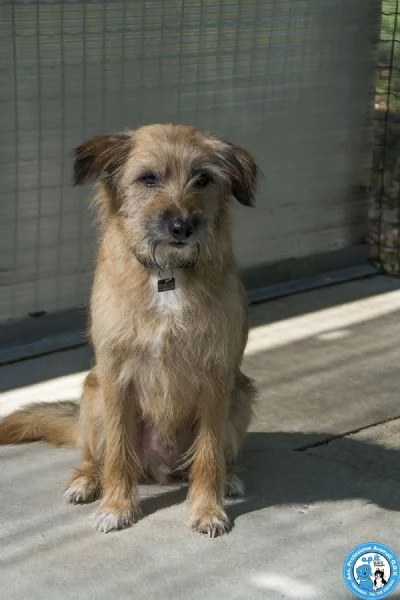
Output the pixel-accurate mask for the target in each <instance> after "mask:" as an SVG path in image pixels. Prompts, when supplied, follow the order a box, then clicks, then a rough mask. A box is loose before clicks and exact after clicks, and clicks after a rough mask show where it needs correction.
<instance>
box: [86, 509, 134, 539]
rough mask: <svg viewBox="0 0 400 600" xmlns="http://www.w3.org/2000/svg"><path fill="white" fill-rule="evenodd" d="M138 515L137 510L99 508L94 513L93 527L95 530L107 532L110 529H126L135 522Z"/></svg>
mask: <svg viewBox="0 0 400 600" xmlns="http://www.w3.org/2000/svg"><path fill="white" fill-rule="evenodd" d="M138 518H139V515H138V514H137V511H133V510H130V511H122V512H117V511H116V510H112V509H108V510H107V508H106V507H104V508H100V509H99V511H98V512H97V513H96V515H95V527H96V529H97V531H100V532H102V533H109V532H110V531H118V529H126V528H127V527H130V526H131V525H133V523H136V521H137V520H138Z"/></svg>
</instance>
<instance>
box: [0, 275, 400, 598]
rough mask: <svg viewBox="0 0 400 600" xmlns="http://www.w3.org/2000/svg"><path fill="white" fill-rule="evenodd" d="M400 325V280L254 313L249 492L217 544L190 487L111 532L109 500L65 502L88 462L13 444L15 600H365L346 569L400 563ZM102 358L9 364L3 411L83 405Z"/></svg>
mask: <svg viewBox="0 0 400 600" xmlns="http://www.w3.org/2000/svg"><path fill="white" fill-rule="evenodd" d="M399 317H400V282H398V281H396V280H394V279H389V278H386V277H374V278H371V279H365V280H361V281H357V282H352V283H347V284H342V285H338V286H333V287H330V288H325V289H322V290H314V291H312V292H308V293H302V294H297V295H294V296H291V297H287V298H282V299H279V300H273V301H271V302H267V303H264V304H260V305H257V306H254V307H253V308H252V311H251V320H252V325H253V328H252V331H251V335H250V339H249V344H248V350H247V355H246V359H245V367H246V372H248V373H249V374H251V375H252V376H253V377H254V378H255V379H256V381H257V384H258V387H259V390H260V398H259V402H258V406H257V411H256V415H255V418H254V421H253V424H252V430H251V432H250V433H249V435H248V438H247V441H246V444H245V448H244V450H243V455H242V460H241V462H242V464H243V466H244V467H245V475H244V477H245V481H246V488H247V493H246V497H245V498H244V499H243V500H240V501H234V502H230V503H229V506H228V512H229V513H230V515H231V517H232V518H233V520H234V527H233V530H232V532H231V533H230V534H229V535H228V536H224V537H222V538H219V539H216V540H209V539H206V538H203V537H201V536H199V535H198V534H194V533H192V532H191V531H190V530H189V529H188V527H187V525H186V523H185V519H186V507H185V503H184V499H185V492H186V490H185V488H184V487H182V488H181V487H179V486H165V487H160V486H143V487H142V490H141V491H142V497H143V507H144V513H145V517H144V518H143V520H142V521H140V522H139V523H138V524H137V525H135V526H134V527H133V528H131V529H129V530H126V531H122V532H118V533H115V534H108V535H101V534H97V533H95V532H94V530H93V523H92V521H91V515H92V514H93V512H94V510H95V508H96V503H95V505H94V506H84V507H74V506H69V505H66V504H64V502H63V500H62V492H63V487H64V484H65V482H66V479H67V477H68V471H69V469H70V468H71V467H73V466H75V465H76V464H77V462H78V461H79V456H78V453H77V452H76V451H73V450H65V449H61V450H60V449H54V448H51V447H49V446H46V445H44V444H40V443H38V444H32V445H28V446H19V447H8V448H4V447H3V448H0V461H1V478H0V538H1V539H0V576H1V582H2V584H1V589H2V592H1V596H2V597H4V598H7V600H14V599H18V600H22V599H26V598H30V599H33V600H36V599H37V600H53V599H54V600H55V599H56V598H57V599H58V598H65V599H69V598H71V599H72V598H74V599H76V598H84V599H86V598H90V599H92V598H93V599H103V598H104V599H106V598H107V599H109V598H113V599H125V598H126V599H128V598H129V599H132V598H133V599H135V600H136V598H138V599H139V598H145V599H146V600H153V599H156V598H157V599H158V598H160V597H161V598H171V599H172V598H174V599H175V598H177V599H180V598H182V599H185V600H187V599H200V598H212V599H214V598H215V599H216V600H217V599H218V600H219V599H222V600H223V599H224V598H229V599H242V598H243V599H244V598H246V599H247V598H252V599H253V598H254V599H257V598H271V599H279V598H287V599H301V600H308V599H313V598H315V599H321V598H323V599H324V600H330V599H332V600H333V599H337V598H344V599H346V598H348V599H349V600H350V598H352V595H351V594H350V592H348V591H347V590H346V588H345V586H344V584H343V581H342V575H341V570H342V566H343V561H344V558H345V556H346V554H347V553H348V552H349V551H350V550H351V549H352V548H353V547H354V546H356V545H357V544H359V543H361V542H366V541H377V542H383V543H384V544H387V545H388V546H390V547H391V548H392V549H393V550H394V551H395V552H397V553H398V554H400V543H399V540H398V534H397V532H398V531H399V529H400V514H399V512H398V507H399V506H400V401H399V389H400V369H399V364H400V344H399V340H400V318H399ZM89 361H90V353H89V351H88V349H87V348H81V349H78V350H73V351H69V352H60V353H56V354H53V355H49V356H47V357H42V358H40V359H35V360H31V361H26V362H24V363H16V364H13V365H10V366H8V367H4V368H3V369H2V378H1V381H2V389H3V390H4V392H3V394H2V396H1V400H0V414H5V413H6V412H7V411H9V410H12V409H13V408H15V407H16V406H17V405H20V404H23V403H24V402H28V401H31V400H32V399H33V400H38V399H41V400H42V399H45V400H52V399H56V398H66V397H78V396H79V387H80V382H81V380H82V378H83V373H84V371H85V370H86V369H87V368H88V366H89ZM390 597H391V598H394V599H395V598H397V599H399V598H400V589H399V590H398V591H397V592H396V593H395V594H393V595H391V596H390Z"/></svg>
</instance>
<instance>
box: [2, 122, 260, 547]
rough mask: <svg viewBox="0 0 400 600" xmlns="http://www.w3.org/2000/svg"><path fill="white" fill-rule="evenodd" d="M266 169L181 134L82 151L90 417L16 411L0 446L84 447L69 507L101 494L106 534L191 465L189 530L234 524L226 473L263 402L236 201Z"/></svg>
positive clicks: (231, 485)
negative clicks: (92, 244) (248, 356)
mask: <svg viewBox="0 0 400 600" xmlns="http://www.w3.org/2000/svg"><path fill="white" fill-rule="evenodd" d="M256 174H257V169H256V166H255V164H254V161H253V159H252V157H251V156H250V154H248V153H247V152H246V151H245V150H243V149H241V148H238V147H237V146H234V145H233V144H230V143H227V142H225V141H223V140H220V139H218V138H216V137H213V136H211V135H208V134H205V133H202V132H200V131H198V130H196V129H194V128H191V127H186V126H181V125H152V126H148V127H143V128H141V129H138V130H136V131H127V132H125V133H120V134H117V135H110V136H99V137H95V138H93V139H91V140H89V141H87V142H85V143H84V144H82V145H81V146H79V147H78V148H77V150H76V155H75V181H76V183H77V184H81V183H85V182H87V181H90V180H96V181H97V182H98V183H97V188H96V195H95V202H96V205H97V207H98V209H99V214H100V228H101V242H100V248H99V251H98V259H97V266H96V271H95V277H94V284H93V290H92V296H91V307H90V317H91V318H90V337H91V341H92V344H93V349H94V353H95V366H94V367H93V368H92V370H91V371H90V373H89V374H88V376H87V378H86V381H85V384H84V390H83V396H82V402H81V406H80V409H79V407H78V405H75V404H74V403H72V402H60V403H56V404H52V405H46V404H38V405H32V406H30V407H28V408H26V409H23V410H20V411H17V412H15V413H13V414H12V415H10V416H8V417H6V418H5V419H4V420H3V422H2V423H1V424H0V443H3V444H5V443H18V442H23V441H31V440H38V439H45V440H48V441H50V442H52V443H55V444H59V445H60V444H78V445H79V446H80V447H81V448H82V451H83V457H84V460H83V463H82V465H81V466H80V468H78V469H76V470H75V472H74V473H73V477H72V479H71V482H70V484H69V487H68V489H67V491H66V498H67V499H68V500H69V501H70V502H90V501H92V500H95V499H96V498H98V497H100V496H101V504H100V507H99V509H98V513H97V528H98V529H99V530H100V531H104V532H108V531H111V530H114V529H120V528H124V527H127V526H129V525H131V524H132V523H134V522H135V521H136V520H137V519H138V518H139V516H140V506H139V495H138V482H139V481H140V480H141V479H142V478H143V477H145V476H147V477H151V478H152V479H154V480H156V481H158V482H164V481H166V479H167V478H168V475H169V474H172V473H175V474H176V473H184V472H186V470H187V469H189V478H190V487H189V495H188V502H189V507H190V522H191V526H192V528H193V529H195V530H196V531H199V532H201V533H206V534H208V535H210V536H211V537H214V536H216V535H219V534H222V533H223V532H225V531H226V530H228V528H229V520H228V518H227V515H226V513H225V511H224V508H223V504H222V499H223V495H224V492H225V494H228V495H229V494H235V493H237V494H238V493H240V492H241V489H242V486H241V482H240V480H239V478H238V477H237V475H236V474H235V471H234V470H233V469H230V468H229V467H227V465H230V464H231V462H232V461H233V460H234V459H235V457H236V455H237V452H238V449H239V447H240V445H241V442H242V441H243V438H244V435H245V433H246V430H247V427H248V425H249V421H250V417H251V405H252V400H253V397H254V388H253V385H252V383H251V381H250V380H249V379H248V378H247V377H246V376H245V375H243V373H241V371H240V365H241V361H242V356H243V352H244V348H245V345H246V340H247V303H246V298H245V294H244V291H243V288H242V285H241V283H240V281H239V279H238V274H237V267H236V264H235V260H234V257H233V254H232V245H231V222H230V216H229V212H230V211H229V201H230V197H231V196H234V197H236V198H237V200H239V202H241V203H242V204H245V205H248V206H249V205H251V204H252V200H253V194H254V188H255V183H256ZM79 415H80V417H79ZM78 417H79V418H78Z"/></svg>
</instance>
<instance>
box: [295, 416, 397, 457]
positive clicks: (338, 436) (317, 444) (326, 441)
mask: <svg viewBox="0 0 400 600" xmlns="http://www.w3.org/2000/svg"><path fill="white" fill-rule="evenodd" d="M399 419H400V415H397V416H395V417H387V418H386V419H382V420H381V421H377V422H376V423H371V424H370V425H364V426H362V427H357V428H355V429H350V430H349V431H345V432H344V433H338V434H336V435H331V436H329V437H328V438H325V439H323V440H318V441H317V442H313V443H312V444H306V445H304V446H299V447H298V448H293V450H294V451H295V452H306V451H307V450H310V449H311V448H319V447H320V446H327V445H328V444H330V443H331V442H334V441H336V440H341V439H343V438H345V437H347V436H349V435H354V434H356V433H360V431H366V430H368V429H372V428H373V427H378V425H385V423H391V422H392V421H397V420H399Z"/></svg>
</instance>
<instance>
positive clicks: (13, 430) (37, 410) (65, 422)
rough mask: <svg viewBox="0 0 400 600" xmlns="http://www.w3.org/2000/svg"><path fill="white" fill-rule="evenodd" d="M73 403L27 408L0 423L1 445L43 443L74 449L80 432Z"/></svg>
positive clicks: (43, 404)
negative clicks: (42, 441) (38, 441)
mask: <svg viewBox="0 0 400 600" xmlns="http://www.w3.org/2000/svg"><path fill="white" fill-rule="evenodd" d="M78 417H79V405H78V404H76V403H75V402H71V401H68V400H67V401H64V402H51V403H46V402H41V403H39V404H30V405H29V406H27V407H26V408H21V409H20V410H17V411H16V412H14V413H12V414H10V415H8V416H7V417H5V418H4V419H3V420H2V421H1V422H0V444H21V443H22V442H35V441H37V440H45V441H47V442H50V443H51V444H54V445H56V446H75V445H76V443H77V440H78V431H79V419H78Z"/></svg>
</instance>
